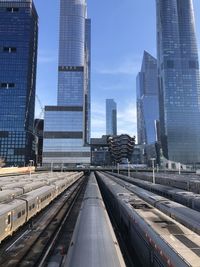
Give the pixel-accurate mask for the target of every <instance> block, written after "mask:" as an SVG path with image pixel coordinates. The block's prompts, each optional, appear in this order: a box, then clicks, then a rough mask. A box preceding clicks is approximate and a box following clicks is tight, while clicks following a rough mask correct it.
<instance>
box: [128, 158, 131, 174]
mask: <svg viewBox="0 0 200 267" xmlns="http://www.w3.org/2000/svg"><path fill="white" fill-rule="evenodd" d="M130 176H131V175H130V162H129V161H128V177H130Z"/></svg>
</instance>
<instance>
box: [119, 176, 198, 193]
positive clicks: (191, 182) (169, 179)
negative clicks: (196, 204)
mask: <svg viewBox="0 0 200 267" xmlns="http://www.w3.org/2000/svg"><path fill="white" fill-rule="evenodd" d="M126 173H127V172H126ZM122 174H125V173H122ZM131 176H132V177H133V178H137V179H141V180H145V181H148V182H152V180H153V178H152V173H150V172H131ZM155 182H156V183H157V184H162V185H169V186H172V187H175V188H179V189H183V190H186V191H191V192H194V193H197V194H200V177H199V175H195V174H188V175H183V174H180V175H179V174H167V173H155Z"/></svg>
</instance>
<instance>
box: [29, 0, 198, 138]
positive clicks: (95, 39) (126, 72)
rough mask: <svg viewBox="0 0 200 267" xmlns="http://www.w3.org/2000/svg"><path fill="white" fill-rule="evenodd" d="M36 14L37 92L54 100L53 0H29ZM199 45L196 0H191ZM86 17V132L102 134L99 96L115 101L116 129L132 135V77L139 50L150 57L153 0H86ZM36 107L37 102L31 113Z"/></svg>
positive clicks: (55, 6)
mask: <svg viewBox="0 0 200 267" xmlns="http://www.w3.org/2000/svg"><path fill="white" fill-rule="evenodd" d="M34 2H35V5H36V8H37V11H38V15H39V49H38V69H37V95H38V96H39V98H40V100H41V102H42V104H43V105H56V93H57V66H58V38H59V0H51V1H49V3H51V4H49V5H47V1H41V0H35V1H34ZM194 8H195V15H196V30H197V38H198V45H199V47H200V12H199V11H200V1H199V0H194ZM88 17H90V18H91V19H92V81H91V95H92V136H97V137H98V136H101V135H102V134H105V99H106V98H114V99H115V101H116V102H117V105H118V133H128V134H130V135H136V103H135V93H136V92H135V91H136V86H135V83H136V82H135V79H136V75H137V73H138V71H139V70H140V67H141V62H142V56H143V51H144V50H147V51H148V52H149V53H151V54H152V55H153V56H155V57H156V17H155V0H123V1H122V0H101V1H99V0H88ZM39 114H40V108H39V105H38V103H37V105H36V115H37V116H39Z"/></svg>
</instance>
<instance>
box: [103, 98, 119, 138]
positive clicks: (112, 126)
mask: <svg viewBox="0 0 200 267" xmlns="http://www.w3.org/2000/svg"><path fill="white" fill-rule="evenodd" d="M106 135H117V104H116V103H115V101H114V100H113V99H106Z"/></svg>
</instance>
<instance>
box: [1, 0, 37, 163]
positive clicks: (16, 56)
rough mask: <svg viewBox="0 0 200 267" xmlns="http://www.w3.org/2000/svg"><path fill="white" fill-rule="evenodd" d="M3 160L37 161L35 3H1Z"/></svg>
mask: <svg viewBox="0 0 200 267" xmlns="http://www.w3.org/2000/svg"><path fill="white" fill-rule="evenodd" d="M0 14H1V15H0V70H1V71H0V157H2V158H4V159H5V162H6V164H7V165H19V166H21V165H22V166H23V165H24V164H27V163H28V162H29V160H30V159H34V151H33V149H34V134H33V127H34V109H35V80H36V63H37V37H38V16H37V12H36V10H35V6H34V3H33V1H32V0H23V1H20V0H9V1H5V0H0Z"/></svg>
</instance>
